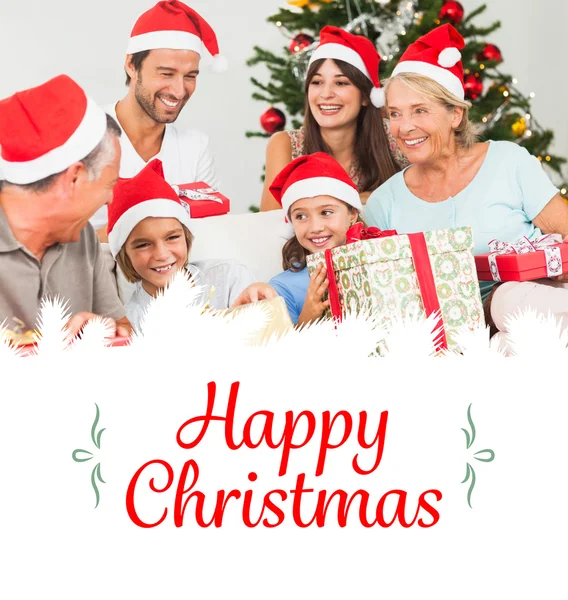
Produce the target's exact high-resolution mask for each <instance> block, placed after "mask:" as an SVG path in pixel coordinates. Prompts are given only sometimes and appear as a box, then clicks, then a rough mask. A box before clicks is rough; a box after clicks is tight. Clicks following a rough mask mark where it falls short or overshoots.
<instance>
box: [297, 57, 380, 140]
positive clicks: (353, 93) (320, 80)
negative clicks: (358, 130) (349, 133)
mask: <svg viewBox="0 0 568 600" xmlns="http://www.w3.org/2000/svg"><path fill="white" fill-rule="evenodd" d="M307 98H308V104H309V107H310V111H311V113H312V115H313V116H314V119H315V120H316V122H317V123H318V125H319V126H320V127H322V128H337V127H344V126H345V125H353V124H354V123H356V121H357V117H358V116H359V113H360V112H361V107H362V106H366V105H367V104H368V102H367V100H364V99H363V95H362V93H361V90H360V89H359V88H358V87H357V86H356V85H354V84H353V83H352V82H351V81H350V80H349V79H348V78H347V77H346V76H345V75H344V74H343V72H342V71H341V69H340V68H339V67H338V66H337V64H336V63H335V62H334V61H333V60H332V59H331V58H328V59H326V60H324V61H323V62H322V63H321V64H320V65H319V66H318V67H317V69H316V70H315V72H314V74H313V76H312V78H311V79H310V81H309V84H308V87H307Z"/></svg>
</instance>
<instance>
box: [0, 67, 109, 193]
mask: <svg viewBox="0 0 568 600" xmlns="http://www.w3.org/2000/svg"><path fill="white" fill-rule="evenodd" d="M106 127H107V118H106V114H105V112H104V111H103V110H102V108H100V107H99V106H97V105H96V104H95V103H94V102H93V101H92V100H91V99H90V98H88V97H87V96H86V95H85V92H84V91H83V90H82V89H81V88H80V87H79V86H78V85H77V84H76V83H75V82H74V81H73V80H72V79H71V78H70V77H68V76H67V75H59V76H58V77H55V78H53V79H50V80H49V81H47V82H46V83H44V84H43V85H40V86H38V87H35V88H31V89H29V90H25V91H23V92H17V93H16V94H14V95H13V96H10V97H9V98H6V99H5V100H1V101H0V172H1V173H2V178H3V179H4V180H6V181H8V182H10V183H14V184H16V185H26V184H28V183H34V182H35V181H40V180H41V179H45V178H46V177H49V176H50V175H55V174H56V173H61V172H62V171H65V169H67V168H68V167H70V166H71V165H72V164H73V163H76V162H78V161H80V160H82V159H84V158H85V157H86V156H87V155H88V154H89V153H90V152H92V151H93V150H94V149H95V148H96V147H97V146H98V144H99V143H100V142H101V140H102V139H103V137H104V136H105V133H106Z"/></svg>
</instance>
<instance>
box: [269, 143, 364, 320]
mask: <svg viewBox="0 0 568 600" xmlns="http://www.w3.org/2000/svg"><path fill="white" fill-rule="evenodd" d="M270 191H271V192H272V194H273V195H274V197H275V198H276V199H277V200H278V202H279V204H280V205H281V206H282V208H284V209H285V211H286V215H287V217H288V220H289V221H290V222H291V223H292V226H293V228H294V236H293V237H292V238H291V239H290V240H288V241H287V242H286V244H284V247H283V248H282V267H283V268H284V269H285V271H284V272H283V273H280V275H277V276H276V277H273V278H272V279H271V280H270V282H269V283H270V285H271V286H272V287H273V288H274V289H275V290H276V291H277V292H278V294H279V295H280V296H282V297H283V298H284V300H285V302H286V306H287V307H288V312H289V313H290V317H291V318H292V321H293V322H294V323H297V324H299V325H301V324H304V323H308V322H309V321H314V320H317V319H319V318H320V317H321V316H322V314H323V312H324V310H325V309H326V308H327V307H328V306H329V301H328V300H323V295H324V293H325V291H326V290H327V286H328V279H327V275H326V273H325V269H324V268H318V269H317V270H316V271H315V272H314V273H313V275H312V277H311V278H310V276H309V275H308V268H307V266H306V256H307V255H308V254H312V253H314V252H322V251H323V250H326V249H327V248H334V247H335V246H341V245H343V244H345V243H346V241H347V230H348V229H349V228H350V227H351V226H352V225H353V224H354V223H355V222H357V221H361V219H360V217H359V213H360V211H361V209H362V204H361V199H360V197H359V193H358V190H357V187H356V186H355V184H354V183H353V181H352V180H351V179H350V177H349V175H347V173H346V172H345V169H343V167H342V166H341V165H340V164H339V163H338V162H337V161H336V160H335V159H334V158H332V157H331V156H329V155H328V154H325V153H324V152H317V153H315V154H310V155H308V156H301V157H299V158H297V159H296V160H294V161H292V162H291V163H290V164H289V165H287V166H286V167H284V169H283V170H282V171H281V172H280V173H279V174H278V175H277V177H276V179H275V180H274V183H273V184H272V185H271V186H270Z"/></svg>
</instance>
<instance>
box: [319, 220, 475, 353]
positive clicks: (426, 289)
mask: <svg viewBox="0 0 568 600" xmlns="http://www.w3.org/2000/svg"><path fill="white" fill-rule="evenodd" d="M307 264H308V271H309V273H310V275H311V274H312V273H313V272H314V270H315V269H316V267H317V266H318V265H320V264H321V265H323V266H325V268H326V271H327V274H328V281H329V288H328V295H329V301H330V308H329V311H328V312H327V314H326V315H324V316H327V317H333V318H335V319H336V320H341V319H342V317H343V316H344V315H345V314H346V313H353V312H355V313H360V312H364V313H365V314H373V315H374V316H378V317H379V321H383V320H384V321H389V320H392V319H401V318H402V319H405V318H407V317H410V318H421V317H428V316H430V315H432V314H434V315H435V316H437V317H438V325H437V327H436V329H437V330H438V331H439V335H438V337H437V349H438V350H444V349H447V348H449V349H456V350H457V349H458V345H457V334H458V331H459V330H460V329H461V328H462V327H468V328H470V329H476V328H478V327H484V326H485V323H484V318H483V306H482V303H481V294H480V291H479V283H478V280H477V276H476V272H475V262H474V257H473V236H472V232H471V228H470V227H459V228H455V229H443V230H438V231H429V232H426V233H411V234H405V235H398V234H397V232H396V231H391V230H389V231H381V230H379V229H377V228H376V227H364V225H363V224H362V223H356V224H355V225H354V226H353V227H352V228H351V229H349V231H348V232H347V243H346V244H345V245H343V246H337V247H336V248H332V249H330V250H325V251H324V252H318V253H316V254H312V255H310V256H308V257H307Z"/></svg>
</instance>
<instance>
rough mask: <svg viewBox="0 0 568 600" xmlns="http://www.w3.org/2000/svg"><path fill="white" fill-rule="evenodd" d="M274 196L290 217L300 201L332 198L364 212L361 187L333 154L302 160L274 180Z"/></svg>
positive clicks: (291, 164) (298, 159) (311, 155)
mask: <svg viewBox="0 0 568 600" xmlns="http://www.w3.org/2000/svg"><path fill="white" fill-rule="evenodd" d="M270 192H271V193H272V195H273V196H274V198H276V200H277V201H278V203H279V204H280V205H281V206H282V208H283V209H284V210H285V211H286V214H288V211H289V210H290V207H291V206H292V204H294V202H296V200H301V199H302V198H314V197H315V196H332V197H333V198H337V199H338V200H342V201H343V202H345V204H348V205H349V206H352V207H353V208H356V209H357V210H358V211H361V210H362V209H363V205H362V204H361V198H360V197H359V191H358V190H357V186H356V185H355V184H354V183H353V181H352V180H351V178H350V177H349V175H348V174H347V172H346V171H345V169H344V168H343V167H342V166H341V165H340V164H339V163H338V162H337V161H336V160H335V158H333V156H330V155H329V154H326V153H325V152H316V153H314V154H308V155H306V156H299V157H298V158H296V159H295V160H293V161H292V162H291V163H289V164H288V165H286V166H285V167H284V168H283V169H282V171H280V173H278V175H277V176H276V178H275V179H274V181H273V183H272V185H271V186H270Z"/></svg>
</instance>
